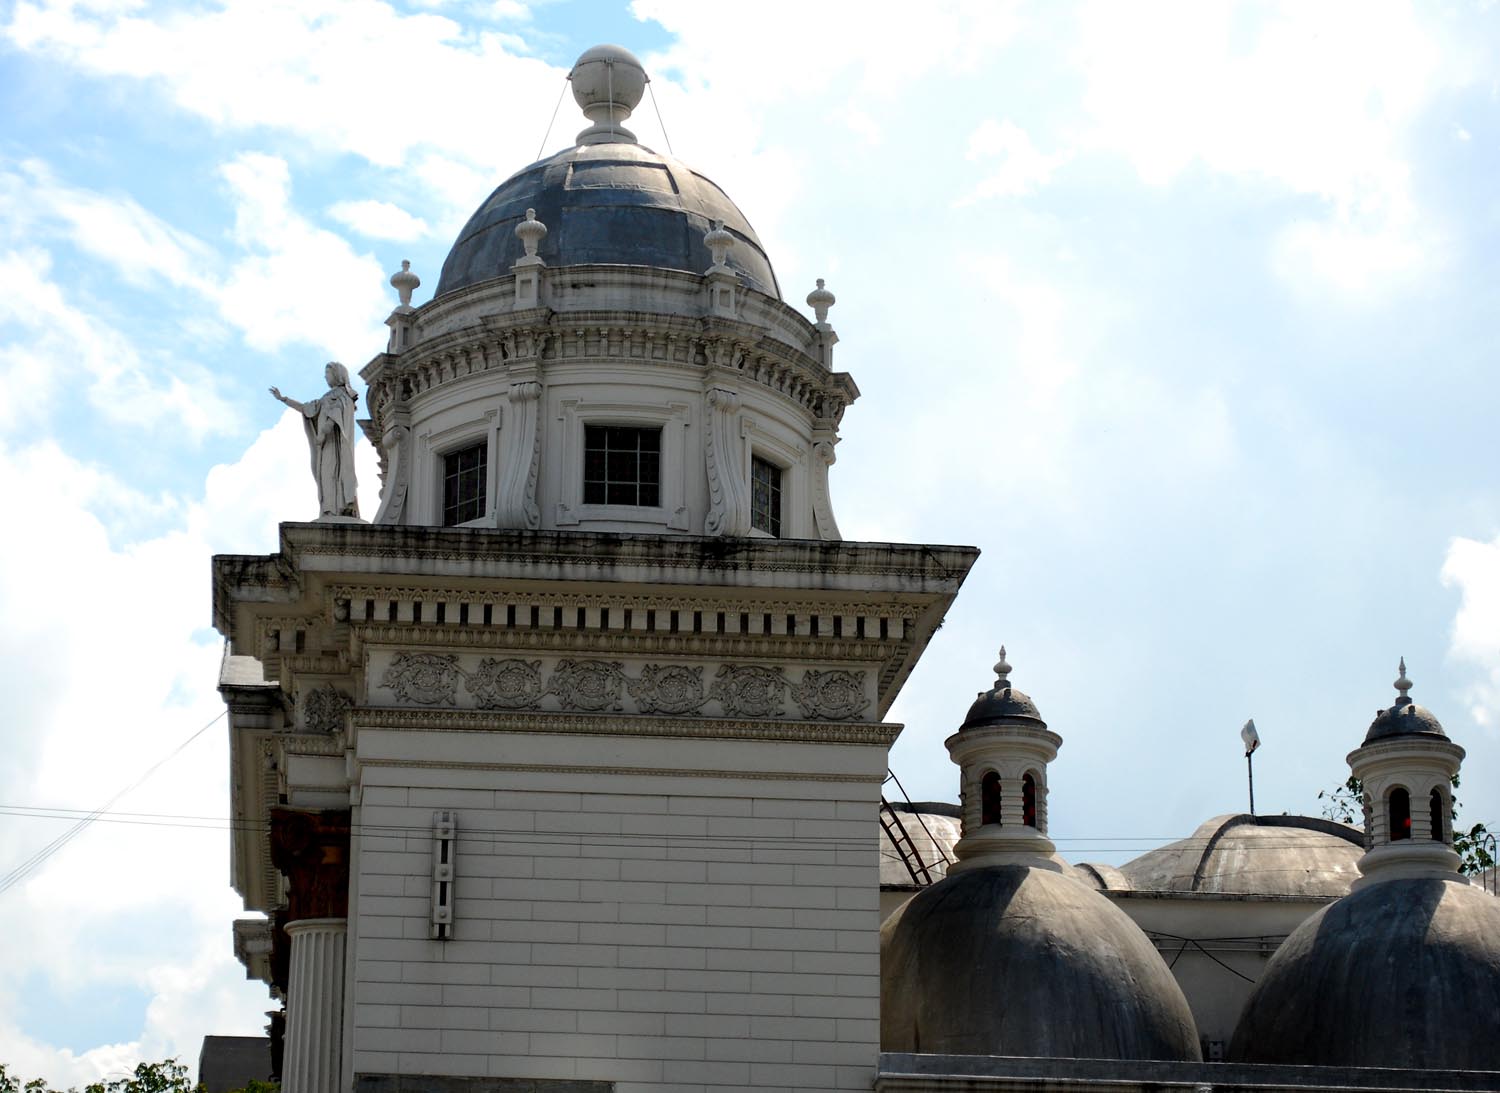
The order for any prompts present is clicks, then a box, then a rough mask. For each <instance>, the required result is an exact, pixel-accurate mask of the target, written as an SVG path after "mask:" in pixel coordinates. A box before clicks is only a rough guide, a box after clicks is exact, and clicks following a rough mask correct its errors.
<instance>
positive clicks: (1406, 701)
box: [1393, 657, 1411, 706]
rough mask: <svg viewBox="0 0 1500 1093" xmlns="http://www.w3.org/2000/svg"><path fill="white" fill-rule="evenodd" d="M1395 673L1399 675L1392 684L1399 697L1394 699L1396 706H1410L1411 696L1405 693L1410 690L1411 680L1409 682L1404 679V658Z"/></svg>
mask: <svg viewBox="0 0 1500 1093" xmlns="http://www.w3.org/2000/svg"><path fill="white" fill-rule="evenodd" d="M1397 672H1398V673H1399V674H1398V675H1397V677H1396V682H1395V683H1394V684H1393V686H1394V687H1395V688H1396V693H1397V694H1398V695H1399V696H1400V697H1399V698H1397V699H1396V705H1398V706H1409V705H1411V695H1409V694H1407V693H1406V692H1407V691H1410V690H1411V680H1409V679H1407V678H1406V658H1405V657H1402V658H1401V664H1400V667H1399V668H1398V669H1397Z"/></svg>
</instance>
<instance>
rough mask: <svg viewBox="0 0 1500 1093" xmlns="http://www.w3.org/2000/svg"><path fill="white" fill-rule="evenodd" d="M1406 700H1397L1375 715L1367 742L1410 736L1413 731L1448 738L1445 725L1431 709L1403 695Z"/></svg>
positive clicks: (1367, 734) (1366, 737) (1366, 734)
mask: <svg viewBox="0 0 1500 1093" xmlns="http://www.w3.org/2000/svg"><path fill="white" fill-rule="evenodd" d="M1402 698H1403V700H1404V701H1399V702H1397V703H1396V704H1395V705H1394V706H1392V707H1391V708H1390V709H1388V710H1381V711H1380V712H1379V713H1378V714H1376V715H1375V720H1374V721H1372V722H1370V731H1369V732H1367V733H1365V743H1366V744H1373V743H1374V742H1375V741H1376V740H1384V739H1386V738H1388V737H1392V736H1409V735H1411V734H1413V733H1425V734H1426V735H1428V736H1441V737H1443V738H1444V739H1447V737H1448V734H1447V733H1445V732H1444V731H1443V726H1442V723H1441V722H1440V721H1438V719H1437V718H1436V717H1434V716H1433V713H1432V711H1431V710H1429V709H1427V708H1426V707H1425V706H1418V705H1417V704H1416V703H1415V702H1413V701H1412V700H1411V699H1409V698H1406V697H1405V696H1404V695H1403V696H1402Z"/></svg>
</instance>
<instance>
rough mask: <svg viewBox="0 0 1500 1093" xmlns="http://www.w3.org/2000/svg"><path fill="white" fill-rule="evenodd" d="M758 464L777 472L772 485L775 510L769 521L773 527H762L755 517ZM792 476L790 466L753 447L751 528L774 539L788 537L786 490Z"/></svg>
mask: <svg viewBox="0 0 1500 1093" xmlns="http://www.w3.org/2000/svg"><path fill="white" fill-rule="evenodd" d="M757 464H760V465H762V466H766V467H770V468H771V469H772V470H773V471H775V472H776V481H775V483H774V485H772V487H771V490H772V497H773V498H774V505H775V512H774V513H771V514H770V518H769V522H770V524H771V527H768V528H765V527H761V526H760V525H759V524H757V523H756V522H755V518H756V510H755V490H756V485H757V483H756V480H755V468H756V465H757ZM790 476H791V471H790V468H788V467H784V466H782V465H781V464H780V463H779V462H777V461H776V460H774V459H768V458H766V455H765V454H764V452H763V451H761V450H757V449H755V448H752V449H751V451H750V528H751V530H752V531H758V532H760V533H761V534H762V535H768V536H770V537H771V538H772V539H784V538H787V534H786V531H787V520H786V493H787V491H786V482H787V479H788V478H789V477H790Z"/></svg>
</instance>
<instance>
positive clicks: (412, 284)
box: [391, 258, 422, 307]
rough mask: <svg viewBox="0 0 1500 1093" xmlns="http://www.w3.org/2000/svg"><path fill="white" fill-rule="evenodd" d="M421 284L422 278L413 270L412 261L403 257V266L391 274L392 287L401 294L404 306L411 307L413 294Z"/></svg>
mask: <svg viewBox="0 0 1500 1093" xmlns="http://www.w3.org/2000/svg"><path fill="white" fill-rule="evenodd" d="M421 284H422V280H421V278H419V277H418V276H417V275H416V274H415V273H413V272H412V271H411V261H410V260H409V259H406V258H403V259H401V268H400V269H399V270H398V271H396V272H395V273H393V274H391V287H392V288H394V289H395V290H396V292H397V293H398V294H399V295H400V297H401V306H402V307H411V294H412V293H413V292H414V291H416V289H417V288H418V287H419V286H420V285H421Z"/></svg>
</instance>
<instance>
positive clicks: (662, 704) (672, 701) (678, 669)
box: [626, 664, 708, 714]
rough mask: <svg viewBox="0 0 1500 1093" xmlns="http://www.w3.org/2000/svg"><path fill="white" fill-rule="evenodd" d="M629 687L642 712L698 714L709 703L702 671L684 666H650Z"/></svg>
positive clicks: (629, 682)
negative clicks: (704, 688)
mask: <svg viewBox="0 0 1500 1093" xmlns="http://www.w3.org/2000/svg"><path fill="white" fill-rule="evenodd" d="M626 687H627V689H628V690H629V691H630V696H631V697H632V698H634V699H635V701H636V704H637V705H638V706H639V707H640V711H641V713H672V714H684V713H696V712H697V711H698V709H699V708H700V707H702V705H703V703H705V702H707V701H708V696H707V695H706V694H704V693H703V669H702V668H696V667H694V668H689V667H687V666H686V665H682V664H668V665H661V664H648V665H646V667H645V668H644V669H642V671H641V676H640V678H639V679H633V680H629V681H628V682H627V683H626Z"/></svg>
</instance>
